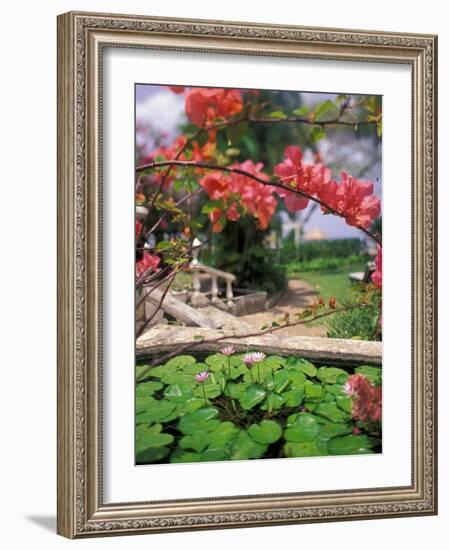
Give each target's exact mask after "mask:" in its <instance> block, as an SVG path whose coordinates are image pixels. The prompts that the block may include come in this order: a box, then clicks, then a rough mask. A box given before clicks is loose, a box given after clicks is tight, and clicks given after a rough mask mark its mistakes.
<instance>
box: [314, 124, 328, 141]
mask: <svg viewBox="0 0 449 550" xmlns="http://www.w3.org/2000/svg"><path fill="white" fill-rule="evenodd" d="M324 137H326V132H325V130H324V128H322V127H321V126H312V129H311V130H310V140H311V141H312V143H316V142H317V141H320V140H321V139H323V138H324Z"/></svg>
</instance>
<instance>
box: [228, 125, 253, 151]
mask: <svg viewBox="0 0 449 550" xmlns="http://www.w3.org/2000/svg"><path fill="white" fill-rule="evenodd" d="M247 133H248V123H247V122H240V123H239V124H231V125H230V126H228V127H227V128H226V138H227V140H228V145H236V144H237V143H238V142H239V141H240V140H241V139H242V138H243V136H244V135H245V134H247Z"/></svg>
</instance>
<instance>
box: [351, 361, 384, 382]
mask: <svg viewBox="0 0 449 550" xmlns="http://www.w3.org/2000/svg"><path fill="white" fill-rule="evenodd" d="M355 372H356V373H357V374H362V375H363V376H365V377H366V378H368V380H369V381H370V382H371V384H376V385H377V384H380V383H381V381H382V369H381V368H380V367H371V366H369V365H362V366H360V367H357V368H356V369H355Z"/></svg>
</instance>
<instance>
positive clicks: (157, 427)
mask: <svg viewBox="0 0 449 550" xmlns="http://www.w3.org/2000/svg"><path fill="white" fill-rule="evenodd" d="M161 432H162V426H161V424H154V425H153V426H145V425H140V426H137V428H136V448H137V450H138V451H139V450H142V449H146V448H149V447H151V448H157V447H164V446H166V445H170V443H172V442H173V439H174V437H173V436H172V435H171V434H166V433H161Z"/></svg>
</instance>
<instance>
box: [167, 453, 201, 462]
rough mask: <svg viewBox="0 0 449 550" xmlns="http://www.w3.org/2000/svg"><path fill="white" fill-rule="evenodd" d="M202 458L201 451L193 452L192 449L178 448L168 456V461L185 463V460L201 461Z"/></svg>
mask: <svg viewBox="0 0 449 550" xmlns="http://www.w3.org/2000/svg"><path fill="white" fill-rule="evenodd" d="M202 460H203V455H202V454H201V453H195V452H192V451H181V450H178V451H176V452H174V453H173V454H172V455H171V457H170V462H171V463H172V464H177V463H185V462H201V461H202Z"/></svg>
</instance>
